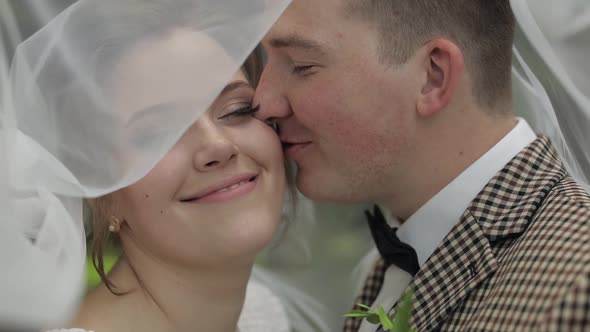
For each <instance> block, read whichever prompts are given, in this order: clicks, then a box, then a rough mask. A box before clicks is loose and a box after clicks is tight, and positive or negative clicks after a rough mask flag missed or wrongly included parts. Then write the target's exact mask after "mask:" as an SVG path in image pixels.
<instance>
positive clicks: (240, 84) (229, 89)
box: [219, 81, 254, 96]
mask: <svg viewBox="0 0 590 332" xmlns="http://www.w3.org/2000/svg"><path fill="white" fill-rule="evenodd" d="M241 88H248V89H250V90H254V88H252V86H251V85H250V84H249V83H248V82H245V81H234V82H231V83H229V84H228V85H226V86H225V88H223V90H221V93H220V94H219V95H220V96H223V95H225V94H226V93H230V92H232V91H235V90H237V89H241Z"/></svg>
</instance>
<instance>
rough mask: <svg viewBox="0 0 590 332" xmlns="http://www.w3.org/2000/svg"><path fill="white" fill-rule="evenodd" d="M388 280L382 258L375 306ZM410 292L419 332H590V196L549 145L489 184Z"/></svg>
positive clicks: (374, 281)
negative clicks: (380, 291)
mask: <svg viewBox="0 0 590 332" xmlns="http://www.w3.org/2000/svg"><path fill="white" fill-rule="evenodd" d="M383 274H384V267H383V264H382V262H380V261H379V262H377V263H376V265H375V269H374V270H373V272H372V273H371V274H370V275H369V277H368V279H367V282H366V284H365V287H364V289H363V291H362V294H360V296H359V299H358V300H359V301H362V302H364V303H371V302H372V301H374V299H375V297H376V295H377V294H378V292H379V289H380V287H381V284H382V282H383ZM409 288H412V289H413V291H414V295H415V299H414V301H415V303H414V312H413V316H412V322H413V326H415V327H416V328H417V330H418V331H419V332H426V331H498V332H509V331H519V332H520V331H556V332H557V331H560V332H561V331H590V195H588V193H586V192H585V191H584V190H583V189H581V188H580V186H578V185H577V184H576V183H575V182H574V180H573V179H572V178H571V177H570V176H568V174H567V172H566V171H565V169H564V167H563V164H562V162H561V161H560V159H559V158H558V157H557V155H556V153H555V151H554V149H553V148H552V146H551V144H550V142H549V140H548V139H546V138H544V137H539V138H538V139H537V140H535V141H534V142H533V143H532V144H531V145H530V146H528V147H527V148H526V149H524V150H523V151H521V152H520V153H519V154H518V155H517V156H516V157H515V158H514V159H513V160H512V161H510V162H509V163H508V164H507V165H506V166H505V167H504V169H503V170H502V171H500V172H499V173H498V174H497V175H496V176H495V177H494V178H493V179H492V180H491V181H490V182H489V183H488V184H487V186H486V187H485V188H484V189H483V190H482V191H481V192H480V193H479V194H478V196H477V197H476V198H475V199H474V200H473V201H472V202H471V204H470V206H469V208H468V209H467V210H466V211H465V212H464V213H463V215H462V217H461V219H460V220H459V222H458V224H457V225H456V226H455V227H454V228H453V229H452V230H451V232H450V233H449V234H448V235H447V236H446V238H445V239H444V240H443V242H442V244H441V245H440V246H439V247H438V248H437V249H436V251H435V252H434V253H433V255H432V256H431V257H430V258H429V259H428V261H427V262H426V263H425V264H424V266H422V268H421V270H420V271H419V272H418V274H417V275H416V276H415V278H414V279H413V281H412V282H411V284H410V285H409ZM375 305H378V303H376V304H375ZM395 312H396V306H394V307H393V308H392V309H391V311H390V315H391V316H395ZM359 325H360V321H358V320H347V321H346V322H345V327H344V331H345V332H353V331H357V330H358V327H359ZM379 331H383V330H382V329H379Z"/></svg>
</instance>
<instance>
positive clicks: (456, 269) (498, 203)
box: [389, 137, 567, 332]
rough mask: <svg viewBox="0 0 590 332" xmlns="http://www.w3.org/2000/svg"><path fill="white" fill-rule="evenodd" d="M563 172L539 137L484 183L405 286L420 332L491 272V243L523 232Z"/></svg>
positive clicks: (433, 326) (433, 324)
mask: <svg viewBox="0 0 590 332" xmlns="http://www.w3.org/2000/svg"><path fill="white" fill-rule="evenodd" d="M566 174H567V173H566V171H565V169H564V168H563V165H562V164H561V162H560V161H559V159H558V158H557V156H556V154H555V152H554V150H553V148H552V147H551V145H550V143H549V141H548V139H546V138H544V137H540V138H538V139H537V140H535V141H534V142H533V143H532V144H531V145H529V146H528V147H527V148H526V149H525V150H523V151H522V152H521V153H519V154H518V155H517V156H516V157H515V158H514V159H512V160H511V161H510V162H509V163H508V164H507V165H506V166H505V167H504V169H503V170H502V171H501V172H499V173H498V174H497V175H496V176H495V177H494V179H492V180H491V181H490V182H489V183H488V184H487V185H486V187H485V188H484V189H483V190H482V191H481V192H480V193H479V194H478V196H477V197H476V198H475V199H474V200H473V201H472V203H471V205H470V206H469V208H468V209H467V210H466V211H465V212H464V214H463V215H462V217H461V219H460V221H459V223H458V224H457V225H456V226H455V227H454V228H453V229H452V230H451V232H450V233H449V234H448V235H447V236H446V237H445V239H444V240H443V242H442V243H441V245H440V246H439V247H438V248H437V250H436V251H435V252H434V253H433V255H432V256H431V257H430V258H429V259H428V261H427V262H426V263H425V264H424V266H423V267H422V268H421V270H420V271H419V272H418V274H417V275H416V276H415V278H414V280H413V281H412V283H411V284H410V285H409V286H408V289H411V290H412V291H413V293H414V311H413V314H412V320H413V321H412V322H413V326H414V327H416V328H417V330H418V331H420V332H424V331H431V330H433V329H436V328H437V327H439V326H440V325H441V324H442V323H443V322H444V321H445V319H446V318H447V317H448V315H449V314H450V313H452V312H453V311H454V309H455V308H456V306H457V305H458V304H459V303H461V302H462V300H463V299H464V298H465V297H466V296H467V295H469V293H470V292H471V290H473V289H474V288H476V287H477V286H478V285H479V284H480V283H481V282H482V281H484V280H486V279H487V278H489V277H491V276H492V275H493V274H494V272H495V271H496V270H497V269H498V264H499V263H498V258H497V257H495V254H494V251H493V246H494V243H496V242H497V241H501V240H503V239H506V238H510V237H517V236H520V235H521V234H522V233H523V232H524V231H526V229H527V227H528V225H529V224H530V222H531V221H532V219H533V218H532V217H533V215H534V214H535V213H536V211H537V210H538V208H539V207H540V206H541V204H542V202H543V200H544V198H545V197H546V195H547V193H548V192H549V190H550V189H551V188H552V187H553V186H554V185H555V184H556V183H557V182H558V181H559V180H561V179H562V178H563V177H564V176H566ZM396 307H397V304H396V305H395V306H394V307H393V308H392V309H391V311H390V312H389V313H390V316H394V315H395V313H396Z"/></svg>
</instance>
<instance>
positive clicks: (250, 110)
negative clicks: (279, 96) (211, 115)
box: [217, 105, 260, 120]
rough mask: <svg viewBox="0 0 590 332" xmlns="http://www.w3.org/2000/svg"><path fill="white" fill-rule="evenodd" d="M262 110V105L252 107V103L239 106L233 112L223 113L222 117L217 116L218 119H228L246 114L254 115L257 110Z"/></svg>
mask: <svg viewBox="0 0 590 332" xmlns="http://www.w3.org/2000/svg"><path fill="white" fill-rule="evenodd" d="M259 110H260V105H258V106H256V107H252V106H251V105H248V106H245V107H242V108H239V109H237V110H235V111H233V112H230V113H227V114H225V115H222V116H221V117H219V118H217V119H218V120H226V119H231V118H233V117H244V116H254V114H256V112H258V111H259Z"/></svg>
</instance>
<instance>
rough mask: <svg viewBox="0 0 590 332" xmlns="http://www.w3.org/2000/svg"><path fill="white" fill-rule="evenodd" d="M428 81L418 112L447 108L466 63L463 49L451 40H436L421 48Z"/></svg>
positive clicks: (420, 113)
mask: <svg viewBox="0 0 590 332" xmlns="http://www.w3.org/2000/svg"><path fill="white" fill-rule="evenodd" d="M422 50H423V52H424V54H425V55H426V56H425V57H424V61H423V64H422V65H423V69H424V72H425V74H426V75H425V80H424V82H423V84H422V87H421V88H422V90H421V93H420V98H419V100H418V104H417V111H418V115H419V116H421V117H428V116H430V115H433V114H436V113H438V112H440V111H442V110H444V109H445V108H446V107H447V106H448V105H449V103H450V101H451V99H452V98H453V96H454V95H455V94H456V93H457V91H458V88H459V84H460V81H461V77H462V76H463V73H464V70H465V63H464V58H463V53H462V52H461V49H460V48H459V47H458V46H457V45H456V44H455V43H453V42H452V41H450V40H448V39H442V38H439V39H434V40H432V41H430V42H429V43H427V44H426V45H424V47H423V48H422Z"/></svg>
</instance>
